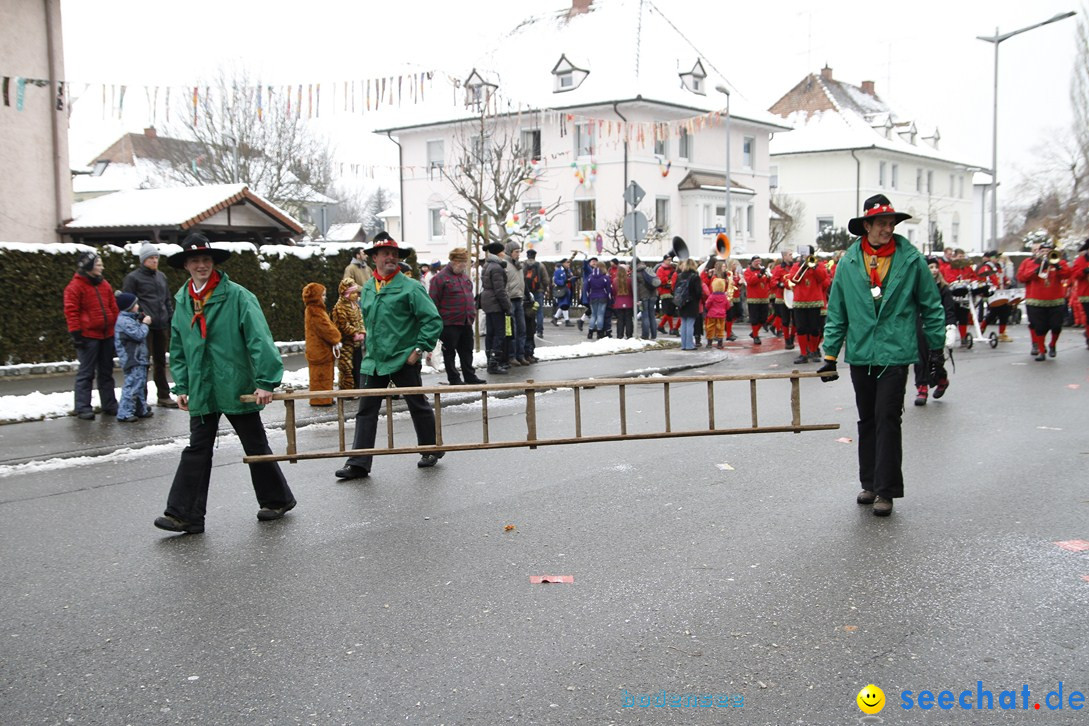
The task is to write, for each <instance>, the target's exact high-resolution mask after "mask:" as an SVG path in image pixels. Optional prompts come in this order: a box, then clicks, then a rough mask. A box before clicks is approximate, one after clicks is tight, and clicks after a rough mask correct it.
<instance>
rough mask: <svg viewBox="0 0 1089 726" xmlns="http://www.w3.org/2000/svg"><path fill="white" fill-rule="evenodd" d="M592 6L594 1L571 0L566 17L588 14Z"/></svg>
mask: <svg viewBox="0 0 1089 726" xmlns="http://www.w3.org/2000/svg"><path fill="white" fill-rule="evenodd" d="M593 4H594V0H571V9H570V10H568V11H567V17H569V18H573V17H575V16H576V15H582V14H583V13H587V12H590V6H591V5H593Z"/></svg>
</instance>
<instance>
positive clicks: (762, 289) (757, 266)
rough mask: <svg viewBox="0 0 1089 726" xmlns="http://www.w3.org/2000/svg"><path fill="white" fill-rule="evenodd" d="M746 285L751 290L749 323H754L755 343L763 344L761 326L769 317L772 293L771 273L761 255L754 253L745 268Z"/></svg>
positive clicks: (753, 335)
mask: <svg viewBox="0 0 1089 726" xmlns="http://www.w3.org/2000/svg"><path fill="white" fill-rule="evenodd" d="M745 286H746V287H747V288H748V291H749V296H748V300H749V323H750V324H751V325H752V333H750V334H749V337H750V338H752V344H753V345H762V343H761V342H760V328H761V327H763V325H764V323H765V322H766V321H767V319H768V299H769V297H770V295H771V275H770V274H769V273H768V271H767V269H766V268H765V267H764V261H763V260H761V259H760V255H753V258H752V260H751V261H750V262H749V266H748V268H747V269H746V270H745Z"/></svg>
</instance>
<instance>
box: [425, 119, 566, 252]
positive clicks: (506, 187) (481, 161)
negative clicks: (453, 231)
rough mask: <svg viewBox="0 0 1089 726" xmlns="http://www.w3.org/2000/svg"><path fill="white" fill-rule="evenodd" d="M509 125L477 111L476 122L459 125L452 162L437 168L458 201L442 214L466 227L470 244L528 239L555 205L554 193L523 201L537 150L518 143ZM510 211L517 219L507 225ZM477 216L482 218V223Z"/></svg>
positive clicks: (533, 176) (557, 204)
mask: <svg viewBox="0 0 1089 726" xmlns="http://www.w3.org/2000/svg"><path fill="white" fill-rule="evenodd" d="M486 108H487V105H485V109H486ZM512 128H514V127H513V125H512V124H506V123H502V122H500V121H497V120H496V119H495V118H494V117H493V116H489V115H488V112H487V111H486V110H484V111H482V112H481V114H480V117H479V118H478V119H477V121H476V122H475V123H473V124H471V125H470V124H466V125H465V126H463V127H462V128H461V130H460V131H459V134H458V136H457V139H456V142H455V148H454V150H453V155H452V159H453V163H452V164H451V165H447V166H443V167H442V171H441V174H442V178H443V179H445V180H446V182H447V183H449V184H450V186H451V188H452V189H453V191H454V194H455V196H456V197H457V198H458V199H459V200H460V201H461V203H460V204H454V205H451V206H450V208H448V210H447V212H448V214H449V216H448V217H447V219H449V220H450V222H452V223H453V224H454V225H455V226H456V227H457V228H458V229H460V230H462V232H463V233H464V232H467V231H468V233H469V234H471V237H472V240H473V243H474V244H475V243H483V242H484V241H485V239H487V240H489V241H502V242H506V241H508V240H513V241H517V242H523V241H526V240H529V239H532V238H533V236H534V235H535V234H536V233H537V230H539V229H540V228H541V226H542V225H543V224H544V223H545V222H547V221H549V220H551V219H552V218H553V217H554V216H555V214H556V213H557V210H558V209H559V207H560V198H559V197H558V196H557V198H556V200H555V201H553V202H545V201H543V200H542V201H539V202H537V201H535V202H534V203H533V204H532V205H527V203H526V202H525V201H524V200H525V199H526V197H527V196H528V193H529V191H530V189H531V188H532V187H533V185H534V184H535V183H536V181H537V178H538V169H537V164H536V163H535V161H534V159H533V156H534V152H535V151H537V150H535V149H531V148H525V147H523V146H522V140H521V139H520V138H518V137H516V136H515V133H516V131H512V130H511V129H512ZM514 215H517V216H518V224H517V225H516V226H515V227H514V229H513V230H508V229H507V228H506V226H505V224H504V222H505V221H506V220H507V219H508V218H511V217H513V216H514ZM478 220H486V221H487V225H486V228H485V225H484V224H482V223H481V222H480V221H478Z"/></svg>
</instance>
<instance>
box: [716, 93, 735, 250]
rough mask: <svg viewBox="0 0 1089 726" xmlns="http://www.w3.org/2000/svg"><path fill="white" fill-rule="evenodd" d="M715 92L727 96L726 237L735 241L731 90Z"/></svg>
mask: <svg viewBox="0 0 1089 726" xmlns="http://www.w3.org/2000/svg"><path fill="white" fill-rule="evenodd" d="M715 90H716V91H718V92H719V93H722V94H725V95H726V236H727V237H729V238H730V239H731V240H732V239H733V233H734V231H733V225H732V224H731V222H732V221H733V219H732V215H731V212H732V211H733V210H731V209H730V187H731V186H733V185H732V184H731V183H730V89H729V88H726V86H723V85H721V84H720V85H718V86H715Z"/></svg>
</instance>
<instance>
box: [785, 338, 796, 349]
mask: <svg viewBox="0 0 1089 726" xmlns="http://www.w3.org/2000/svg"><path fill="white" fill-rule="evenodd" d="M784 347H785V348H786V349H787V350H794V336H793V335H788V336H787V339H786V345H785V346H784Z"/></svg>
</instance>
